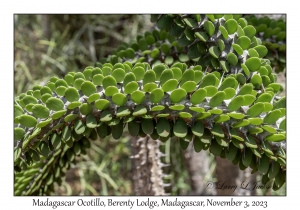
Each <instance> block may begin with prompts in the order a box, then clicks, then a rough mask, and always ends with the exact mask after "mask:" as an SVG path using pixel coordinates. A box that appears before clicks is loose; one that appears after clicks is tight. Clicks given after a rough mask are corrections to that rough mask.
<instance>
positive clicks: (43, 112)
mask: <svg viewBox="0 0 300 210" xmlns="http://www.w3.org/2000/svg"><path fill="white" fill-rule="evenodd" d="M31 111H32V114H33V115H34V116H35V117H37V118H47V117H49V114H50V111H49V109H48V108H47V107H45V106H43V105H41V104H36V105H34V106H33V107H32V110H31Z"/></svg>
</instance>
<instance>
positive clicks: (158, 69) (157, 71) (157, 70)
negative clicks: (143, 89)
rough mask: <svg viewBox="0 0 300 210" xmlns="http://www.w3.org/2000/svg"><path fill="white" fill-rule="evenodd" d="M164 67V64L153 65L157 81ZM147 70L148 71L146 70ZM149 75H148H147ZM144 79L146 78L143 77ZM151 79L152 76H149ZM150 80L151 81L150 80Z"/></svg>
mask: <svg viewBox="0 0 300 210" xmlns="http://www.w3.org/2000/svg"><path fill="white" fill-rule="evenodd" d="M165 69H166V67H165V65H164V64H158V65H156V66H154V67H153V71H154V73H155V76H156V77H155V80H156V81H159V79H160V75H161V73H162V72H163V71H164V70H165ZM147 72H148V71H147ZM147 76H149V75H147ZM145 79H146V78H145ZM151 79H152V78H151ZM151 82H152V81H151Z"/></svg>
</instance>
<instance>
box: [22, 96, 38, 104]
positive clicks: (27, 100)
mask: <svg viewBox="0 0 300 210" xmlns="http://www.w3.org/2000/svg"><path fill="white" fill-rule="evenodd" d="M22 101H23V103H24V104H25V105H28V104H37V103H38V101H37V99H36V98H35V97H33V96H30V95H27V96H25V97H24V98H23V99H22Z"/></svg>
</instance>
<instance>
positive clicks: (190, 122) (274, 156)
mask: <svg viewBox="0 0 300 210" xmlns="http://www.w3.org/2000/svg"><path fill="white" fill-rule="evenodd" d="M152 20H153V21H157V26H158V28H160V29H161V30H162V32H158V31H156V30H155V31H153V33H152V34H151V33H145V36H144V37H141V36H140V37H138V39H137V41H138V43H132V44H131V46H130V47H129V46H126V45H124V46H123V47H122V48H120V49H119V51H118V53H117V54H116V55H112V56H109V57H108V59H107V60H106V61H107V62H108V63H103V64H102V63H98V64H96V66H97V67H87V68H85V70H84V71H83V72H82V73H81V72H69V73H68V74H67V75H66V76H65V77H64V79H59V78H57V77H52V78H51V79H50V80H49V82H48V83H47V84H46V85H44V86H41V85H36V86H34V87H33V89H32V90H29V91H27V92H26V93H23V94H21V95H19V96H18V97H17V98H16V100H15V118H14V120H15V125H16V126H15V141H16V146H15V170H16V171H18V172H21V173H24V174H23V177H24V176H25V177H26V176H28V177H29V176H30V177H31V179H28V180H27V179H25V180H23V181H18V182H17V183H16V192H18V193H19V194H24V195H26V194H28V195H29V194H37V193H41V192H40V190H42V193H46V194H47V192H49V191H51V190H53V181H56V182H61V181H60V178H61V176H60V174H61V173H62V174H64V169H65V168H66V167H68V164H70V162H72V161H74V159H75V156H76V155H79V154H81V153H82V152H83V153H84V152H85V150H86V149H87V148H89V147H90V143H89V140H88V138H89V139H91V140H96V139H97V138H98V136H99V137H100V138H101V139H103V138H105V137H106V136H109V135H112V137H113V138H115V139H119V138H121V136H122V134H123V130H124V127H125V126H126V125H128V131H129V133H130V134H131V135H132V136H140V137H144V136H146V135H150V136H151V138H152V139H154V140H155V139H160V140H161V141H163V142H165V141H167V140H168V139H169V138H170V137H173V136H175V137H177V138H178V139H179V142H180V145H181V147H182V149H186V148H187V146H188V145H189V143H190V142H192V143H193V145H194V149H195V151H196V152H199V151H201V150H202V149H204V150H209V151H210V152H211V153H212V154H214V155H215V156H220V157H222V158H227V159H228V160H230V161H232V162H233V163H234V164H239V167H240V169H241V170H244V169H245V168H247V167H251V168H252V169H253V172H256V171H259V172H260V173H262V174H263V175H264V177H263V178H264V179H265V180H272V179H274V178H275V183H274V185H273V189H274V190H277V189H279V188H280V187H281V186H282V185H283V184H284V183H285V164H286V163H285V158H286V156H285V138H286V137H285V130H286V128H285V123H286V120H285V97H283V98H279V97H278V94H279V93H280V92H281V91H282V89H283V88H282V86H281V85H280V84H278V83H276V75H275V74H274V73H272V71H271V69H272V68H271V66H270V62H269V60H267V59H264V56H265V55H266V54H267V49H266V47H264V46H263V45H261V41H260V39H258V38H256V37H255V33H256V30H255V28H254V27H253V26H251V25H248V24H247V21H246V20H245V19H244V18H242V17H240V16H238V15H224V16H223V15H155V16H152ZM164 30H165V32H164ZM166 31H167V32H168V31H169V32H170V34H171V35H172V36H174V37H173V38H172V37H170V36H167V32H166ZM179 43H181V44H180V45H181V46H178V45H179ZM148 46H150V47H148ZM163 46H164V47H163ZM126 47H127V48H126ZM149 49H151V50H149ZM184 51H185V52H187V55H185V56H183V55H184V53H182V52H184ZM153 52H155V53H153ZM120 61H122V62H123V63H120ZM171 61H172V62H171ZM178 61H181V62H185V63H180V62H178ZM162 62H166V63H162ZM171 64H172V65H171ZM41 156H42V159H43V161H42V162H43V163H44V162H46V163H47V164H45V165H44V167H43V170H40V173H33V172H32V171H33V169H36V168H37V167H41V165H38V163H36V162H38V161H39V160H40V158H41ZM44 159H45V160H44ZM28 165H29V166H30V170H26V169H27V168H28ZM54 165H59V167H56V169H55V170H56V171H58V172H56V171H55V174H58V175H57V176H56V175H54V174H53V173H49V172H50V171H51V170H54V169H53V166H54ZM28 171H30V172H28ZM26 172H27V173H29V174H28V175H27V174H25V173H26ZM31 172H32V173H33V174H34V178H32V176H33V174H31ZM29 180H31V183H30V184H28V181H29ZM25 185H26V186H25ZM38 190H39V191H38ZM18 193H16V194H18Z"/></svg>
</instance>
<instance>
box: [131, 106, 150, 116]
mask: <svg viewBox="0 0 300 210" xmlns="http://www.w3.org/2000/svg"><path fill="white" fill-rule="evenodd" d="M145 114H147V109H146V108H145V107H144V106H143V105H138V106H137V107H136V108H135V109H134V111H133V113H132V116H141V115H145Z"/></svg>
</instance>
